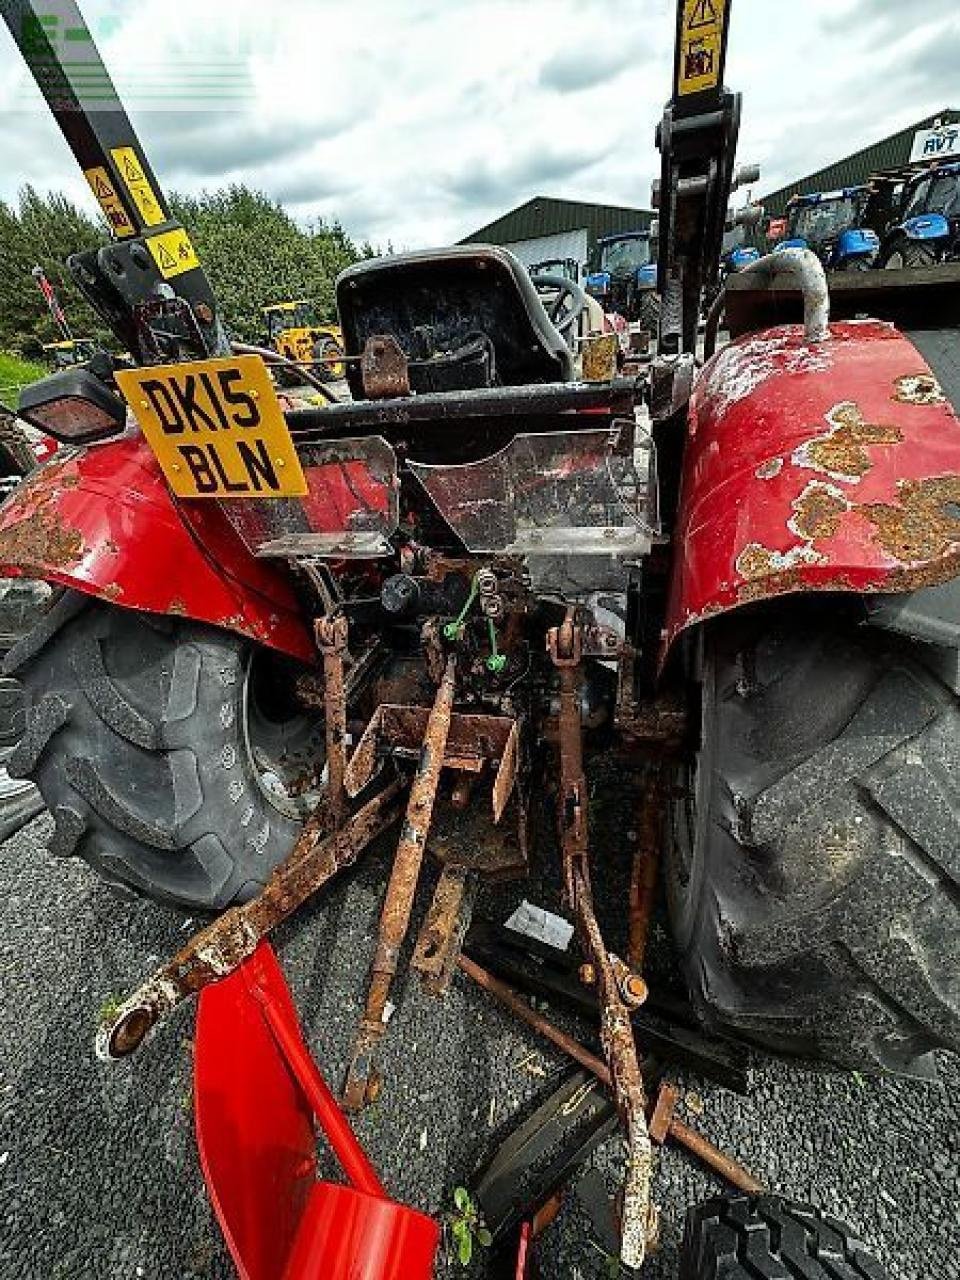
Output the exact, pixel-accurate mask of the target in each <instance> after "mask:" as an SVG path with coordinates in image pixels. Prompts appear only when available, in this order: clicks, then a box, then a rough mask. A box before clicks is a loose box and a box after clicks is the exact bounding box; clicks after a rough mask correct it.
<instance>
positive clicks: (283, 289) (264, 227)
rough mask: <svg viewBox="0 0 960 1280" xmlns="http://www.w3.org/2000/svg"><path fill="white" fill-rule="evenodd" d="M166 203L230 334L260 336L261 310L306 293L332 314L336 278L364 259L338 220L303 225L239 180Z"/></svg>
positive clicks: (321, 310) (323, 311)
mask: <svg viewBox="0 0 960 1280" xmlns="http://www.w3.org/2000/svg"><path fill="white" fill-rule="evenodd" d="M170 204H171V209H172V211H173V214H174V217H176V218H178V219H179V220H180V221H181V222H182V223H183V225H184V226H185V227H186V228H187V229H188V231H189V232H190V236H191V239H192V240H193V243H194V246H195V248H196V250H197V253H198V254H199V256H200V261H201V262H202V263H203V266H204V269H205V270H206V272H207V275H208V276H209V278H210V283H211V284H212V285H213V290H214V293H215V294H216V296H217V298H218V300H219V302H220V310H221V314H222V315H223V318H224V321H225V322H226V324H227V327H228V328H229V329H230V331H231V332H232V333H233V334H234V336H236V337H239V338H243V339H245V340H246V341H248V342H256V341H258V340H260V339H262V338H263V330H264V323H263V315H262V312H261V308H262V307H264V306H266V305H267V304H268V303H271V302H284V301H288V300H291V299H294V298H307V299H309V300H310V301H311V302H313V303H314V304H315V305H316V307H317V310H318V313H319V315H320V317H321V318H324V319H328V320H332V319H333V318H334V316H335V314H336V306H335V302H334V289H333V286H334V281H335V280H336V277H337V275H338V274H339V272H341V271H342V270H343V268H344V267H347V266H349V265H350V263H351V262H355V261H356V260H357V259H358V258H359V257H361V256H362V252H361V251H360V250H359V249H358V248H357V246H356V245H355V244H354V243H353V241H352V240H351V239H350V237H349V236H348V235H347V234H346V232H345V231H344V230H343V228H342V227H341V226H340V225H339V224H338V223H327V222H324V221H322V220H321V221H319V222H316V223H314V224H312V225H311V226H310V228H309V229H307V230H304V229H303V228H301V227H299V226H298V225H297V223H296V222H294V220H293V218H291V217H290V215H289V214H288V213H287V212H286V210H285V209H283V207H282V206H281V205H279V204H278V203H277V202H276V201H275V200H271V199H270V198H269V196H266V195H264V194H263V192H260V191H253V190H251V189H250V188H249V187H246V186H243V185H234V186H230V187H227V188H225V189H222V190H219V191H212V192H204V193H202V194H201V195H199V196H183V195H173V196H171V198H170Z"/></svg>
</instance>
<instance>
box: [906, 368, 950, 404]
mask: <svg viewBox="0 0 960 1280" xmlns="http://www.w3.org/2000/svg"><path fill="white" fill-rule="evenodd" d="M893 388H894V390H893V399H894V400H898V401H899V402H900V403H901V404H943V403H944V402H945V400H946V398H947V397H946V396H945V395H944V394H943V388H942V387H941V386H940V383H939V382H938V381H937V380H936V378H935V377H933V375H932V374H929V373H908V374H905V375H904V376H903V377H902V378H895V379H894V382H893Z"/></svg>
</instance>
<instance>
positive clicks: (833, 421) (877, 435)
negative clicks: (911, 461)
mask: <svg viewBox="0 0 960 1280" xmlns="http://www.w3.org/2000/svg"><path fill="white" fill-rule="evenodd" d="M826 419H827V422H829V423H830V430H829V431H828V432H827V433H826V434H825V435H820V436H815V437H814V438H813V439H812V440H808V441H807V442H806V444H802V445H801V446H800V448H799V449H796V450H794V453H793V461H794V463H795V464H796V465H797V466H799V467H809V468H810V469H811V470H813V471H822V472H824V473H825V474H826V475H829V476H832V477H833V478H834V479H837V480H846V481H848V482H850V483H853V484H856V483H857V481H859V480H861V479H862V478H863V477H864V476H865V475H866V474H867V472H868V471H869V470H870V467H871V466H872V463H871V461H870V455H869V453H867V446H868V445H894V444H900V443H901V442H902V441H903V433H902V431H901V430H900V428H899V427H898V426H895V425H894V424H893V423H881V422H867V421H866V420H865V419H864V416H863V413H862V412H861V410H860V408H859V406H858V405H856V404H855V403H854V402H853V401H852V400H844V401H842V402H841V403H840V404H837V405H834V407H833V408H832V409H831V410H830V411H829V413H827V415H826Z"/></svg>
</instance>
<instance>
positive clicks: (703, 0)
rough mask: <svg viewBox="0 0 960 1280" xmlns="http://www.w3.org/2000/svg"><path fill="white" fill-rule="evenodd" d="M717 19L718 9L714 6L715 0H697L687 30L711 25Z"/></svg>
mask: <svg viewBox="0 0 960 1280" xmlns="http://www.w3.org/2000/svg"><path fill="white" fill-rule="evenodd" d="M716 21H717V11H716V9H715V8H714V7H713V0H697V3H696V5H694V9H693V13H691V15H690V25H689V27H688V28H687V30H688V31H696V30H697V28H698V27H709V26H712V25H713V24H714V23H715V22H716Z"/></svg>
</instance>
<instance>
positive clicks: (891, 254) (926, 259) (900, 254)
mask: <svg viewBox="0 0 960 1280" xmlns="http://www.w3.org/2000/svg"><path fill="white" fill-rule="evenodd" d="M936 262H937V255H936V253H935V252H934V251H933V249H931V248H930V246H929V245H926V244H923V243H922V242H918V241H916V240H897V241H896V242H895V243H894V244H893V246H892V247H891V249H890V250H889V251H888V253H887V256H886V257H885V258H884V261H883V265H884V267H885V268H886V269H887V270H888V271H901V270H903V269H906V270H908V271H909V270H912V269H913V268H915V267H933V266H936Z"/></svg>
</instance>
